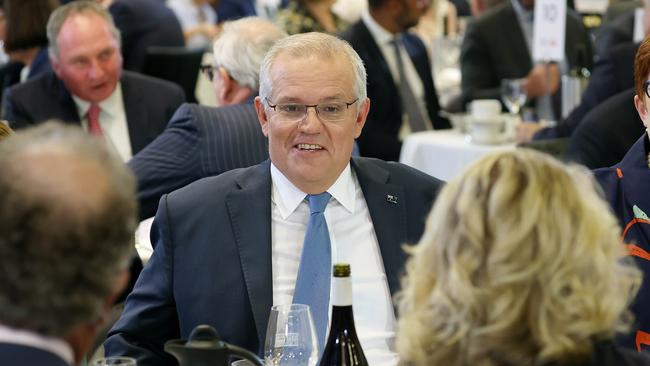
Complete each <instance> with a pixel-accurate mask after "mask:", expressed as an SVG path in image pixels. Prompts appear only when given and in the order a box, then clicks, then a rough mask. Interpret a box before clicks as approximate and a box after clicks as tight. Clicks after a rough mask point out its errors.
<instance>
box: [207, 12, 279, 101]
mask: <svg viewBox="0 0 650 366" xmlns="http://www.w3.org/2000/svg"><path fill="white" fill-rule="evenodd" d="M286 36H287V33H285V32H284V31H283V30H282V29H280V28H279V27H277V26H276V25H274V24H273V23H271V22H269V21H267V20H264V19H262V18H258V17H248V18H242V19H239V20H234V21H228V22H225V23H224V25H223V29H222V31H221V33H220V34H219V37H218V38H217V39H216V40H215V42H214V46H213V55H214V62H215V67H223V68H224V69H225V70H226V71H227V72H228V74H229V75H230V76H231V77H232V78H233V79H234V80H236V81H237V83H238V84H239V86H241V87H246V88H250V89H251V90H253V91H255V92H257V90H258V89H259V72H260V65H261V63H262V59H263V58H264V55H265V54H266V52H267V51H268V50H269V49H270V48H271V47H272V46H273V45H274V44H275V42H277V41H278V40H280V39H282V38H284V37H286Z"/></svg>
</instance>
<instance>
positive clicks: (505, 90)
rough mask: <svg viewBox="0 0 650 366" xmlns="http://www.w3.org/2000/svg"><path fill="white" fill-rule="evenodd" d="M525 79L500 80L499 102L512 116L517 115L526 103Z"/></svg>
mask: <svg viewBox="0 0 650 366" xmlns="http://www.w3.org/2000/svg"><path fill="white" fill-rule="evenodd" d="M524 80H525V79H503V80H501V100H503V103H504V104H505V105H506V108H508V111H510V113H511V114H512V115H519V111H521V107H523V106H524V103H526V91H525V90H524Z"/></svg>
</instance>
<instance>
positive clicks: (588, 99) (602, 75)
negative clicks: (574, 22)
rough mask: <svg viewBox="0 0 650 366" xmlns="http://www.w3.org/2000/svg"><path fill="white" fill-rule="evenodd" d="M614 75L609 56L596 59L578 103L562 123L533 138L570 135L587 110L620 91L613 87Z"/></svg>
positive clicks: (538, 133) (543, 130)
mask: <svg viewBox="0 0 650 366" xmlns="http://www.w3.org/2000/svg"><path fill="white" fill-rule="evenodd" d="M616 75H617V73H616V71H615V69H614V63H613V62H612V60H611V58H610V57H607V58H604V59H601V60H600V61H598V62H597V63H596V67H595V68H594V72H593V74H592V75H591V77H590V78H589V84H588V85H587V89H585V92H584V94H583V95H582V99H581V100H580V104H579V105H578V106H577V107H576V108H575V109H574V110H573V111H571V113H570V114H569V115H568V116H567V118H566V119H565V120H564V121H562V123H559V124H558V125H557V126H555V127H549V128H545V129H542V130H540V131H538V132H537V133H536V134H535V136H534V138H533V139H535V140H541V139H549V138H562V137H569V136H571V135H572V134H573V132H574V131H575V130H576V128H578V126H579V125H580V122H582V120H583V118H584V117H585V116H586V115H587V113H589V111H591V110H592V109H594V108H595V107H597V106H598V105H599V104H600V103H602V102H604V101H605V100H607V99H609V98H610V97H612V96H614V95H615V94H616V93H617V92H619V91H620V90H617V88H615V87H614V86H615V85H617V84H618V83H617V82H616Z"/></svg>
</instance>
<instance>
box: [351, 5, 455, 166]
mask: <svg viewBox="0 0 650 366" xmlns="http://www.w3.org/2000/svg"><path fill="white" fill-rule="evenodd" d="M424 3H425V2H422V1H413V0H409V1H401V0H370V1H368V7H369V13H365V14H363V15H362V17H361V20H360V21H358V22H357V23H355V24H353V25H351V26H350V28H349V29H348V30H347V31H346V32H345V33H343V34H342V37H343V38H344V39H345V40H347V41H348V42H350V44H351V45H352V47H353V48H354V49H355V51H357V52H358V53H359V56H360V57H361V59H362V60H363V62H364V63H365V65H366V69H367V71H368V97H369V98H370V100H371V101H372V108H371V109H370V114H369V115H368V123H367V125H366V127H365V128H364V129H363V132H362V133H361V136H360V137H359V140H358V141H359V148H360V150H361V155H362V156H369V157H377V158H380V159H384V160H398V159H399V153H400V150H401V148H402V142H401V140H402V137H403V136H404V135H405V134H406V133H407V131H408V123H406V121H405V118H404V115H405V114H406V110H405V108H404V107H403V106H402V103H401V101H400V94H399V88H398V86H397V85H398V84H399V82H400V78H399V70H398V62H397V58H396V53H395V51H394V46H393V44H392V43H393V42H394V40H395V39H396V38H401V41H402V42H401V43H402V45H403V46H399V49H400V53H401V55H402V57H401V59H402V60H403V65H404V71H405V74H406V77H407V79H408V83H409V85H410V88H411V89H412V92H413V94H414V96H415V99H417V104H418V107H419V108H420V109H421V112H422V115H423V116H424V117H425V118H427V117H428V119H429V121H430V122H431V125H430V127H433V128H435V129H442V128H449V127H450V126H451V125H450V124H449V121H448V120H447V119H445V118H443V117H441V116H440V115H439V114H438V112H439V110H440V106H439V104H438V95H437V93H436V88H435V86H434V84H433V76H432V75H431V62H430V61H429V56H428V55H427V50H426V48H425V47H424V43H422V41H421V40H420V39H419V38H418V37H417V36H415V35H412V34H409V33H408V32H407V30H408V29H409V28H410V27H412V26H414V25H416V24H417V23H418V21H419V19H420V16H421V15H422V14H423V13H424Z"/></svg>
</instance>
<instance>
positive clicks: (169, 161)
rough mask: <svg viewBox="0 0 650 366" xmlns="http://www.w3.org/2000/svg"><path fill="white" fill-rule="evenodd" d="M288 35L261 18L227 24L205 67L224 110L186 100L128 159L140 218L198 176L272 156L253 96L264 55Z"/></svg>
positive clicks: (209, 174) (246, 164) (149, 214)
mask: <svg viewBox="0 0 650 366" xmlns="http://www.w3.org/2000/svg"><path fill="white" fill-rule="evenodd" d="M283 37H286V33H285V32H284V31H282V30H281V29H279V28H278V27H277V26H275V25H274V24H272V23H270V22H268V21H266V20H262V19H261V18H252V17H251V18H245V19H240V20H236V21H230V22H225V23H224V25H223V29H222V31H221V33H220V34H219V38H217V39H216V40H215V42H214V47H213V52H212V54H213V56H214V66H211V67H210V69H208V70H207V73H208V77H209V78H210V80H211V81H212V84H213V86H214V90H215V94H216V96H217V99H218V104H219V105H220V106H221V107H220V108H213V107H205V106H199V105H196V104H183V105H182V106H181V107H180V108H179V109H178V111H177V112H176V114H174V117H172V120H171V121H170V122H169V125H168V126H167V128H166V129H165V131H164V132H163V133H162V134H161V135H160V136H158V138H156V139H155V140H154V141H153V142H152V143H151V144H149V145H148V146H147V147H146V148H145V149H143V150H142V151H140V152H139V153H138V154H136V155H135V156H134V157H133V159H131V160H130V161H129V163H128V164H129V166H130V167H131V168H132V169H133V171H134V173H135V175H136V177H137V179H138V200H139V201H140V218H141V219H146V218H148V217H151V216H153V215H154V214H155V213H156V209H157V208H158V201H159V200H160V197H161V196H162V195H163V194H165V193H170V192H171V191H173V190H175V189H178V188H181V187H183V186H185V185H186V184H188V183H191V182H193V181H195V180H197V179H199V178H203V177H209V176H213V175H218V174H220V173H223V172H225V171H228V170H231V169H235V168H244V167H247V166H251V165H255V164H258V163H260V162H262V161H264V160H266V159H268V157H269V153H268V147H267V142H266V137H264V135H263V134H262V130H261V129H260V125H259V122H258V121H257V114H256V113H255V108H254V107H253V100H254V99H255V97H256V96H257V91H258V90H259V70H260V64H261V63H262V58H263V57H264V54H265V53H266V52H267V51H268V50H269V49H270V48H271V46H273V44H274V43H275V42H276V41H278V40H279V39H281V38H283Z"/></svg>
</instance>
